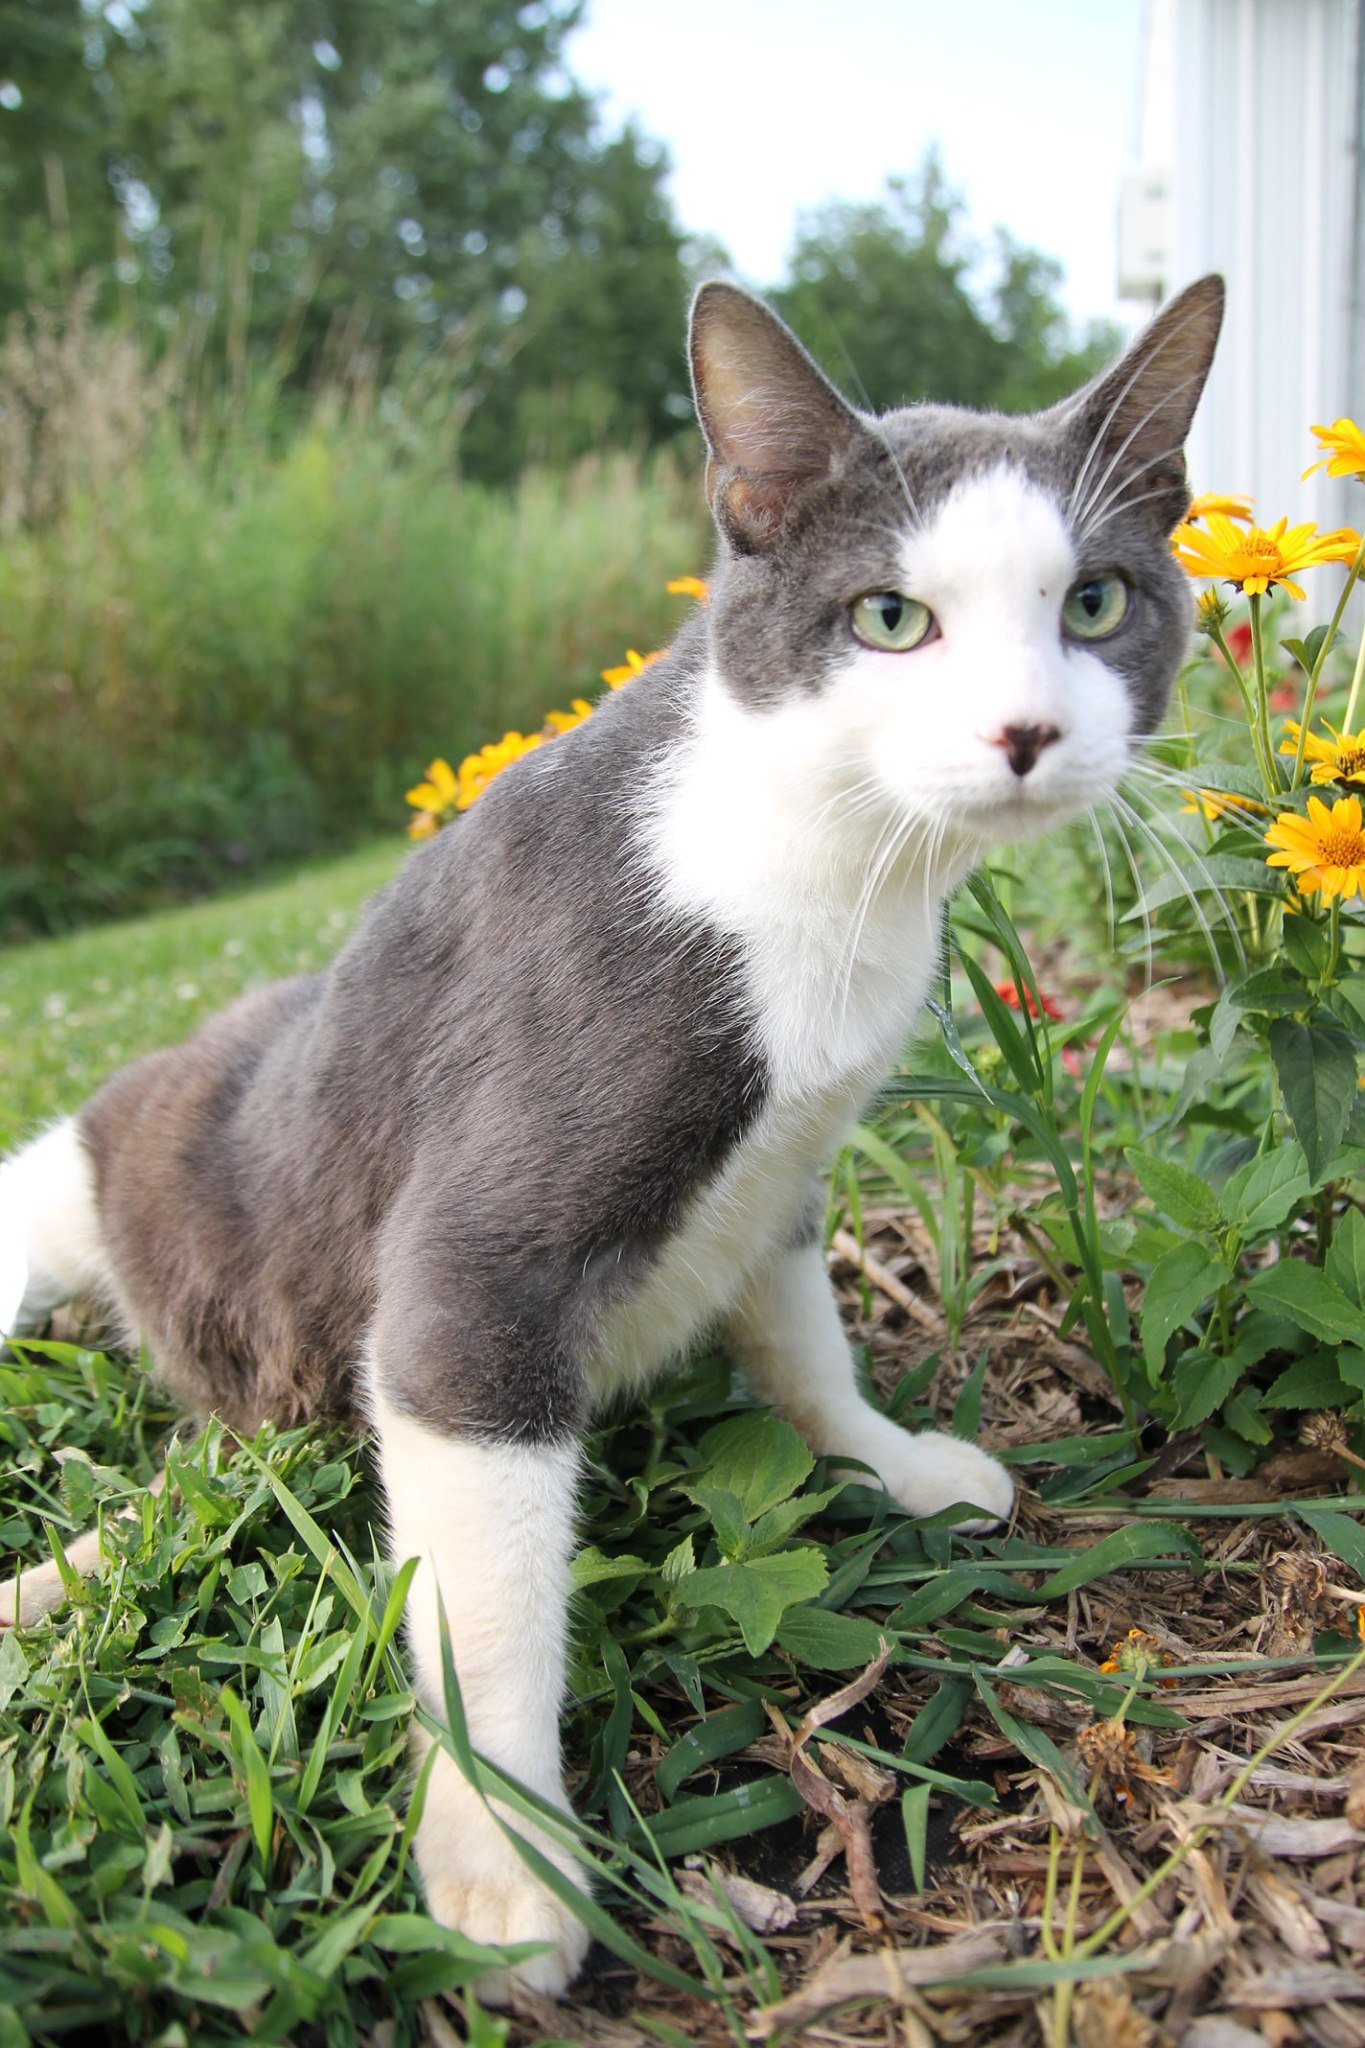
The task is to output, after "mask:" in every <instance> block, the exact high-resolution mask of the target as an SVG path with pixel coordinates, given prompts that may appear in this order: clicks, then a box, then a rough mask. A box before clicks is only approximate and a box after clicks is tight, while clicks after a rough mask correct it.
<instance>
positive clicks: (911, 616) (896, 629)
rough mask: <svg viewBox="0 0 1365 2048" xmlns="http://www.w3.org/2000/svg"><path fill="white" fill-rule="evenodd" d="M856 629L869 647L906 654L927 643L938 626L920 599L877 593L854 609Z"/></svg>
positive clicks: (851, 612) (899, 593)
mask: <svg viewBox="0 0 1365 2048" xmlns="http://www.w3.org/2000/svg"><path fill="white" fill-rule="evenodd" d="M849 617H850V618H851V619H852V621H853V630H854V632H855V633H856V634H857V636H858V638H859V639H860V640H861V641H862V642H863V644H864V646H867V647H880V648H882V649H883V650H884V651H885V652H886V653H888V654H906V653H908V652H909V650H910V649H911V648H912V647H918V646H919V644H920V642H921V640H927V639H928V637H929V635H930V633H931V632H932V631H933V627H934V615H933V613H932V612H931V611H930V609H929V607H928V605H927V604H921V603H920V602H919V600H918V598H914V597H907V596H906V595H905V593H904V591H900V590H874V591H872V592H870V593H869V595H868V596H867V597H860V598H858V599H857V601H856V602H855V603H854V604H853V605H852V606H851V607H850V610H849Z"/></svg>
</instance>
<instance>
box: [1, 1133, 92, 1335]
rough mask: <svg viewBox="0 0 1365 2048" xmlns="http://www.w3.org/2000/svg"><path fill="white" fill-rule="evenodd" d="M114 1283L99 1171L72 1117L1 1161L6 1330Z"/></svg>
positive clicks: (4, 1332)
mask: <svg viewBox="0 0 1365 2048" xmlns="http://www.w3.org/2000/svg"><path fill="white" fill-rule="evenodd" d="M109 1284H110V1276H109V1257H108V1253H107V1252H106V1251H105V1248H104V1241H103V1238H102V1237H101V1235H100V1227H99V1215H98V1212H97V1210H96V1206H95V1177H94V1171H93V1169H92V1167H91V1164H90V1155H89V1154H88V1152H87V1151H86V1149H85V1146H84V1145H83V1144H82V1142H81V1137H80V1133H79V1131H78V1130H77V1128H76V1124H75V1122H74V1120H73V1119H72V1118H69V1117H68V1118H67V1119H66V1121H65V1122H64V1123H60V1124H55V1125H54V1126H53V1127H52V1129H51V1130H48V1131H44V1132H43V1134H42V1136H41V1137H40V1138H35V1139H34V1140H33V1142H32V1144H31V1145H26V1146H25V1147H24V1149H23V1151H22V1152H16V1153H15V1155H14V1157H13V1158H12V1159H7V1160H5V1161H4V1162H3V1163H0V1335H3V1336H13V1335H14V1334H15V1333H16V1332H17V1331H19V1330H21V1329H24V1328H27V1327H28V1325H29V1324H30V1323H31V1322H33V1321H34V1320H37V1319H41V1318H42V1317H43V1316H45V1315H47V1314H48V1313H49V1312H50V1311H51V1310H52V1309H54V1308H57V1307H59V1306H60V1305H61V1304H62V1303H63V1302H67V1301H73V1300H75V1299H76V1298H77V1297H78V1296H80V1295H85V1294H96V1295H98V1294H105V1293H107V1291H108V1288H109Z"/></svg>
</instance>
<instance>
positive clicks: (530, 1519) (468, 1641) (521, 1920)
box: [370, 1349, 589, 2004]
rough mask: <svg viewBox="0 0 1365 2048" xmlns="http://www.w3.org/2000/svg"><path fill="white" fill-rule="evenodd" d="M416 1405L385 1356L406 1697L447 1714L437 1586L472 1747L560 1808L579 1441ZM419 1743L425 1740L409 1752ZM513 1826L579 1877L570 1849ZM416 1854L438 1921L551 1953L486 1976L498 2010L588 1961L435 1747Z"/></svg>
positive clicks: (375, 1388)
mask: <svg viewBox="0 0 1365 2048" xmlns="http://www.w3.org/2000/svg"><path fill="white" fill-rule="evenodd" d="M412 1399H413V1394H412V1383H411V1380H410V1379H409V1380H406V1381H404V1380H403V1379H402V1378H400V1377H398V1376H395V1375H393V1374H392V1373H389V1374H387V1375H386V1371H385V1357H384V1353H383V1351H382V1349H381V1350H380V1351H379V1352H378V1354H377V1356H376V1358H375V1361H374V1366H373V1370H372V1375H371V1392H370V1403H371V1411H372V1414H373V1418H374V1422H375V1427H376V1432H377V1438H378V1452H379V1467H380V1471H381V1474H382V1476H383V1481H384V1490H385V1493H386V1495H387V1498H388V1515H389V1533H390V1550H391V1554H392V1556H393V1558H394V1560H395V1562H398V1563H401V1562H402V1561H403V1560H404V1559H405V1558H409V1557H416V1558H418V1559H419V1560H420V1562H419V1565H418V1568H417V1572H416V1575H415V1577H414V1579H413V1583H412V1587H411V1590H410V1592H409V1595H408V1609H407V1613H408V1641H409V1647H410V1654H411V1659H412V1666H413V1680H414V1687H415V1690H416V1692H417V1694H418V1697H419V1698H420V1699H421V1700H422V1702H423V1704H424V1705H425V1706H427V1707H428V1708H429V1709H430V1710H431V1711H432V1712H433V1713H434V1714H436V1715H437V1716H439V1717H440V1718H442V1719H444V1715H445V1709H444V1705H443V1689H442V1682H441V1637H440V1624H439V1618H438V1610H437V1591H438V1589H439V1592H440V1597H441V1601H442V1604H443V1605H444V1608H445V1614H446V1620H447V1623H448V1625H449V1629H450V1641H451V1646H452V1650H453V1654H454V1660H455V1669H456V1675H457V1677H458V1679H459V1683H460V1689H461V1694H462V1697H463V1701H464V1707H465V1713H466V1715H467V1718H468V1723H469V1734H470V1740H471V1742H472V1743H473V1746H474V1748H475V1750H477V1751H478V1752H479V1753H480V1754H481V1755H483V1756H484V1757H486V1758H487V1759H488V1760H489V1761H490V1762H491V1763H494V1764H496V1765H497V1766H498V1767H499V1768H500V1769H502V1770H505V1771H506V1772H507V1773H508V1775H509V1776H511V1777H514V1778H517V1779H519V1780H520V1781H521V1782H522V1783H523V1784H524V1785H526V1786H528V1787H529V1788H530V1789H531V1790H533V1791H534V1792H536V1793H538V1794H540V1796H541V1797H542V1798H544V1799H546V1800H547V1801H550V1802H552V1803H553V1804H554V1805H556V1806H559V1807H563V1808H564V1809H565V1810H567V1808H568V1800H567V1798H566V1795H565V1792H564V1787H563V1778H562V1773H561V1769H560V1751H559V1715H560V1707H561V1705H562V1701H563V1695H564V1668H565V1646H566V1635H567V1608H568V1568H569V1559H570V1556H571V1554H572V1549H573V1512H574V1489H575V1480H576V1473H577V1446H576V1444H575V1442H574V1441H573V1440H572V1439H571V1438H567V1437H565V1436H563V1435H560V1436H558V1437H554V1436H551V1435H549V1434H547V1433H545V1432H543V1431H537V1430H536V1428H535V1418H532V1417H526V1418H523V1419H522V1420H523V1424H524V1427H525V1429H526V1432H527V1433H526V1435H525V1436H524V1437H523V1438H522V1439H521V1440H518V1439H517V1438H516V1436H515V1435H514V1434H513V1433H512V1432H511V1431H510V1430H508V1431H506V1432H504V1433H503V1434H502V1435H501V1436H498V1435H495V1434H493V1433H492V1432H491V1431H489V1430H488V1429H486V1428H484V1429H478V1430H470V1429H468V1428H463V1429H461V1428H452V1427H450V1426H449V1424H448V1423H446V1424H442V1422H441V1421H440V1420H438V1419H425V1418H424V1417H423V1416H422V1415H419V1414H416V1413H413V1412H411V1411H410V1407H409V1405H408V1404H410V1403H411V1401H412ZM424 1405H435V1404H424ZM537 1439H539V1440H537ZM427 1746H428V1738H427V1737H425V1736H423V1735H419V1736H418V1737H417V1740H416V1747H417V1750H418V1754H419V1757H420V1756H423V1755H424V1754H425V1751H426V1748H427ZM495 1803H496V1802H495ZM508 1817H509V1819H510V1820H511V1823H512V1825H513V1827H515V1828H516V1830H517V1832H518V1833H519V1834H521V1835H523V1836H524V1837H526V1838H527V1839H529V1840H531V1841H532V1842H534V1843H535V1846H536V1847H537V1848H538V1849H540V1850H541V1851H542V1853H543V1854H544V1855H546V1856H548V1857H549V1858H550V1859H551V1861H552V1862H554V1863H555V1864H557V1865H558V1867H559V1868H560V1869H561V1870H563V1871H564V1872H565V1874H566V1875H567V1876H569V1877H570V1878H572V1879H573V1881H574V1882H575V1883H576V1884H579V1885H582V1884H584V1882H585V1880H584V1876H583V1872H582V1870H581V1869H580V1868H579V1867H578V1865H577V1864H576V1863H575V1862H574V1860H573V1858H572V1857H571V1856H570V1855H568V1853H567V1852H566V1851H565V1850H564V1849H562V1848H560V1847H559V1846H557V1845H556V1844H555V1843H553V1842H552V1841H551V1840H550V1839H549V1837H548V1836H547V1835H546V1834H544V1833H543V1832H541V1831H540V1830H538V1829H537V1828H536V1827H534V1825H532V1824H531V1823H528V1822H527V1821H525V1820H523V1819H521V1818H519V1817H518V1816H516V1815H509V1816H508ZM416 1853H417V1867H418V1870H419V1872H420V1874H421V1879H422V1885H423V1889H424V1891H425V1893H426V1899H427V1905H428V1908H429V1910H430V1911H431V1913H432V1915H433V1916H434V1917H435V1918H436V1919H437V1920H439V1921H441V1922H442V1923H443V1924H444V1925H446V1926H449V1927H457V1928H459V1929H460V1931H461V1932H462V1933H464V1934H467V1935H469V1936H470V1937H471V1938H472V1939H473V1940H476V1941H480V1942H494V1943H499V1944H502V1943H507V1942H533V1941H534V1942H546V1943H548V1944H549V1947H548V1949H547V1950H546V1952H545V1953H543V1954H541V1955H539V1956H535V1957H532V1958H531V1959H529V1960H528V1961H526V1962H524V1963H522V1964H520V1965H519V1966H518V1967H517V1968H516V1969H515V1970H514V1971H511V1972H508V1971H498V1972H496V1973H490V1974H489V1975H488V1976H486V1977H484V1978H481V1979H480V1980H479V1982H478V1984H477V1986H476V1989H477V1990H478V1992H479V1994H480V1996H481V1997H483V1998H484V1999H485V2000H486V2001H487V2002H490V2003H494V2004H505V2003H506V2001H507V1998H508V1996H509V1994H510V1992H511V1989H512V1987H513V1985H514V1984H515V1983H520V1984H524V1985H526V1986H527V1987H528V1988H530V1989H531V1990H534V1991H540V1992H548V1993H549V1994H550V1995H552V1996H555V1997H558V1996H559V1995H560V1994H562V1993H563V1992H564V1991H565V1990H566V1989H567V1987H568V1985H569V1984H570V1982H571V1981H572V1979H573V1978H574V1977H575V1976H576V1975H577V1973H578V1970H579V1968H580V1966H581V1964H582V1962H583V1958H584V1955H585V1954H586V1952H587V1948H588V1940H589V1937H588V1934H587V1931H586V1929H585V1928H584V1926H583V1924H582V1922H581V1921H580V1920H579V1919H578V1918H577V1917H576V1916H575V1915H574V1914H573V1913H572V1912H571V1911H570V1910H569V1909H568V1908H567V1907H565V1906H564V1905H562V1904H561V1903H560V1901H559V1900H558V1899H557V1898H556V1897H555V1896H554V1894H553V1893H552V1892H550V1891H549V1890H548V1889H547V1888H546V1886H545V1885H543V1884H542V1883H541V1882H540V1880H539V1878H537V1877H536V1876H534V1875H533V1873H532V1872H531V1870H530V1869H529V1868H528V1867H527V1865H526V1864H525V1863H524V1862H523V1861H522V1859H521V1857H520V1856H519V1855H518V1853H517V1851H516V1849H515V1848H514V1847H513V1845H512V1844H511V1843H510V1842H509V1841H508V1839H507V1837H506V1835H505V1834H504V1833H503V1831H502V1829H501V1828H500V1827H499V1825H498V1823H497V1821H496V1820H495V1818H494V1816H493V1813H492V1812H490V1810H489V1807H488V1805H487V1804H486V1803H485V1801H484V1799H483V1798H482V1796H481V1795H480V1794H479V1793H478V1792H477V1791H476V1790H475V1789H474V1787H473V1786H471V1785H470V1784H469V1783H468V1781H467V1779H466V1778H465V1777H464V1775H463V1773H462V1772H461V1771H460V1769H459V1766H458V1765H457V1764H456V1763H455V1761H454V1759H453V1758H452V1757H451V1756H450V1755H449V1754H448V1752H447V1751H445V1750H444V1749H441V1750H439V1751H438V1753H437V1756H436V1760H435V1762H434V1764H433V1765H432V1767H431V1775H430V1778H429V1781H428V1784H427V1794H426V1804H425V1807H424V1809H423V1813H422V1818H421V1822H420V1824H419V1826H418V1829H417V1837H416Z"/></svg>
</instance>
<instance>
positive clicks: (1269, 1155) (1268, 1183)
mask: <svg viewBox="0 0 1365 2048" xmlns="http://www.w3.org/2000/svg"><path fill="white" fill-rule="evenodd" d="M1311 1186H1312V1182H1311V1180H1310V1178H1309V1174H1308V1168H1307V1166H1306V1164H1305V1162H1304V1156H1303V1149H1302V1147H1301V1146H1299V1145H1296V1144H1289V1145H1277V1146H1276V1148H1275V1150H1274V1151H1273V1152H1264V1153H1262V1154H1261V1155H1260V1157H1259V1158H1257V1159H1251V1160H1248V1162H1247V1164H1246V1165H1245V1166H1239V1167H1238V1169H1237V1171H1236V1173H1232V1174H1229V1176H1228V1178H1227V1182H1226V1184H1225V1185H1224V1188H1223V1212H1224V1214H1225V1215H1226V1217H1227V1219H1228V1221H1229V1223H1230V1224H1231V1225H1232V1227H1233V1229H1234V1230H1235V1231H1236V1232H1237V1234H1238V1236H1239V1237H1244V1238H1256V1237H1260V1236H1262V1235H1263V1234H1264V1233H1265V1232H1266V1231H1269V1230H1277V1229H1278V1228H1279V1226H1280V1224H1282V1223H1283V1222H1284V1220H1285V1217H1286V1216H1290V1215H1292V1214H1293V1212H1294V1210H1295V1209H1297V1208H1298V1207H1299V1205H1300V1203H1301V1202H1303V1201H1304V1200H1305V1199H1306V1197H1307V1195H1308V1191H1309V1189H1310V1187H1311Z"/></svg>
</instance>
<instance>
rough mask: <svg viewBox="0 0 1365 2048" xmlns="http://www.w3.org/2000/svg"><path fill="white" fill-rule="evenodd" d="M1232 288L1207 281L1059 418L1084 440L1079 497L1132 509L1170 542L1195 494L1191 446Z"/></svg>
mask: <svg viewBox="0 0 1365 2048" xmlns="http://www.w3.org/2000/svg"><path fill="white" fill-rule="evenodd" d="M1223 301H1224V291H1223V280H1222V278H1221V277H1216V276H1214V277H1202V278H1200V279H1199V281H1198V283H1197V284H1192V285H1188V286H1187V287H1186V289H1185V290H1184V291H1183V292H1181V293H1179V294H1178V295H1177V297H1175V298H1173V299H1172V300H1171V301H1170V302H1169V304H1167V305H1165V306H1163V307H1162V309H1161V311H1160V312H1159V313H1158V314H1157V316H1156V318H1155V320H1153V321H1152V323H1151V325H1150V327H1147V328H1146V329H1144V331H1143V332H1142V333H1141V334H1140V335H1139V336H1138V338H1137V340H1136V341H1135V342H1134V343H1133V345H1132V347H1131V348H1130V349H1129V350H1128V351H1127V353H1126V354H1125V355H1123V356H1120V358H1119V360H1118V362H1117V363H1115V364H1114V366H1113V368H1112V369H1110V370H1106V371H1105V372H1104V374H1103V375H1102V376H1101V377H1098V378H1097V379H1096V381H1095V382H1094V383H1093V384H1090V385H1087V387H1086V388H1085V390H1084V391H1082V392H1079V393H1078V394H1077V396H1076V397H1075V398H1071V399H1066V400H1065V401H1064V402H1063V403H1062V405H1060V406H1058V407H1056V408H1055V409H1054V417H1055V416H1061V417H1064V418H1067V419H1068V420H1069V421H1070V422H1071V423H1072V426H1073V431H1077V433H1078V446H1077V453H1078V456H1079V457H1080V463H1079V469H1078V472H1077V476H1076V480H1075V491H1074V492H1073V496H1074V497H1076V498H1077V500H1078V503H1079V507H1080V510H1081V514H1082V523H1084V513H1085V510H1086V508H1087V507H1089V508H1090V509H1091V510H1093V509H1094V508H1095V507H1096V505H1102V504H1105V503H1119V502H1123V501H1125V500H1128V501H1131V502H1132V503H1134V504H1135V505H1141V506H1144V507H1146V508H1147V510H1146V516H1147V517H1148V518H1149V519H1150V520H1151V521H1152V522H1153V523H1154V524H1155V525H1156V526H1158V527H1159V529H1160V530H1161V532H1163V533H1169V532H1170V531H1171V530H1172V528H1173V527H1174V526H1176V525H1177V523H1178V522H1179V521H1180V520H1182V519H1183V518H1184V516H1185V513H1186V510H1187V509H1188V506H1189V502H1190V486H1189V481H1188V479H1187V477H1186V474H1185V454H1184V448H1185V437H1186V435H1187V434H1188V433H1189V431H1190V423H1191V421H1192V420H1193V418H1194V409H1195V407H1196V406H1197V405H1198V403H1199V399H1200V395H1201V394H1202V392H1203V389H1204V385H1205V382H1206V381H1207V378H1208V374H1209V370H1210V368H1211V366H1212V363H1213V351H1214V347H1215V345H1216V343H1217V340H1218V333H1219V329H1220V328H1221V326H1222V324H1223Z"/></svg>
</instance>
